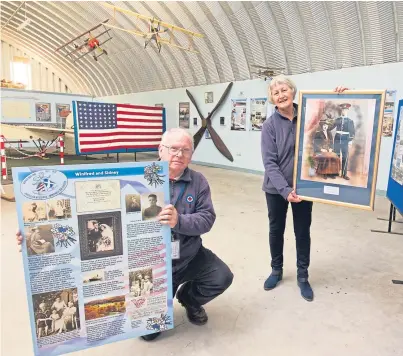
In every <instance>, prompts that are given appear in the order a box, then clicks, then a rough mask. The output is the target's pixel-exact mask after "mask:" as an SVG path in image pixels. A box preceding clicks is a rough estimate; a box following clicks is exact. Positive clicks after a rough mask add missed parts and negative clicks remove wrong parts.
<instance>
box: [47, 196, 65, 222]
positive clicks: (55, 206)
mask: <svg viewBox="0 0 403 356" xmlns="http://www.w3.org/2000/svg"><path fill="white" fill-rule="evenodd" d="M47 206H48V217H49V220H61V219H70V218H71V203H70V199H54V200H49V201H48V202H47Z"/></svg>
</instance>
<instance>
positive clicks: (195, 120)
mask: <svg viewBox="0 0 403 356" xmlns="http://www.w3.org/2000/svg"><path fill="white" fill-rule="evenodd" d="M193 126H197V117H194V118H193Z"/></svg>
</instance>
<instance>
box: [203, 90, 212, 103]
mask: <svg viewBox="0 0 403 356" xmlns="http://www.w3.org/2000/svg"><path fill="white" fill-rule="evenodd" d="M213 102H214V94H213V92H212V91H208V92H205V93H204V103H205V104H211V103H213Z"/></svg>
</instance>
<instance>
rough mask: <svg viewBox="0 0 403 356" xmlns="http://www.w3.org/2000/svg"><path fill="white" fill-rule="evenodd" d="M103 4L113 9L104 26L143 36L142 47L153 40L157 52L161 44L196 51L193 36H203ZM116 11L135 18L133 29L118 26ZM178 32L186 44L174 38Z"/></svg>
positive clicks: (156, 19) (152, 18)
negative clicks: (109, 20) (110, 18)
mask: <svg viewBox="0 0 403 356" xmlns="http://www.w3.org/2000/svg"><path fill="white" fill-rule="evenodd" d="M103 5H104V6H105V7H108V8H111V9H113V21H112V24H111V23H105V24H104V25H105V26H106V27H110V28H113V29H116V30H120V31H124V32H128V33H131V34H133V35H135V36H139V37H143V38H144V40H145V42H144V48H147V46H148V45H149V44H150V42H154V43H155V45H156V47H157V49H158V52H161V48H162V45H167V46H170V47H175V48H179V49H182V50H185V51H188V52H192V53H198V52H197V51H195V50H194V49H193V38H194V37H204V36H203V35H202V34H200V33H196V32H193V31H189V30H186V29H184V28H182V27H178V26H175V25H172V24H170V23H167V22H163V21H161V20H160V19H158V18H155V17H151V16H146V15H141V14H138V13H137V12H133V11H130V10H126V9H122V8H120V7H117V6H114V5H111V4H108V3H103ZM117 13H121V14H125V15H128V16H131V17H133V18H135V21H133V24H134V27H135V29H126V28H123V27H120V26H118V21H117V16H116V15H117ZM179 34H181V35H184V36H185V39H184V40H183V41H182V42H186V45H183V44H180V43H179V42H178V38H176V37H175V36H176V35H179ZM162 35H164V36H162Z"/></svg>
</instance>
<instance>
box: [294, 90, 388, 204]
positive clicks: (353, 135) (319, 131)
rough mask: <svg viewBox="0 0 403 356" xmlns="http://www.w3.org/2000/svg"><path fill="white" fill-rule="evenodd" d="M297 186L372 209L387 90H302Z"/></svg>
mask: <svg viewBox="0 0 403 356" xmlns="http://www.w3.org/2000/svg"><path fill="white" fill-rule="evenodd" d="M299 95H300V96H299V107H298V110H299V112H298V121H297V132H296V134H297V139H296V148H295V150H296V151H295V162H294V164H295V166H294V187H295V191H296V193H297V194H298V195H299V196H300V197H301V199H303V200H310V201H319V202H323V203H330V204H336V205H343V206H349V207H354V208H362V209H367V210H373V209H374V198H375V188H376V178H377V173H378V158H379V147H380V139H381V133H382V117H383V110H384V101H385V91H348V92H344V93H343V94H336V93H334V92H327V91H301V92H300V94H299Z"/></svg>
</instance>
